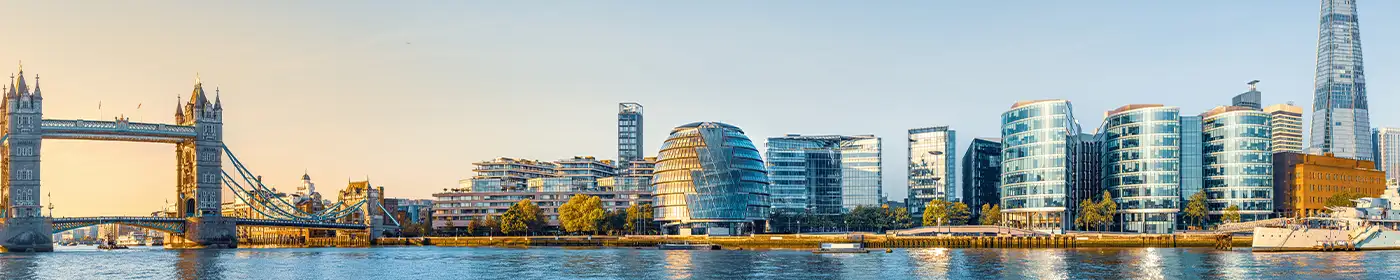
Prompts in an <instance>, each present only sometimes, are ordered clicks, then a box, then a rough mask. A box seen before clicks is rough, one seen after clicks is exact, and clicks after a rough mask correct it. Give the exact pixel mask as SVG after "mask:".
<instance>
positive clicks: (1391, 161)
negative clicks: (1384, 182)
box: [1371, 127, 1400, 179]
mask: <svg viewBox="0 0 1400 280" xmlns="http://www.w3.org/2000/svg"><path fill="white" fill-rule="evenodd" d="M1371 138H1372V139H1375V140H1374V141H1373V142H1375V149H1374V150H1375V156H1373V157H1374V158H1376V169H1380V170H1382V171H1385V178H1386V179H1400V128H1393V127H1382V128H1377V129H1375V130H1374V131H1372V132H1371Z"/></svg>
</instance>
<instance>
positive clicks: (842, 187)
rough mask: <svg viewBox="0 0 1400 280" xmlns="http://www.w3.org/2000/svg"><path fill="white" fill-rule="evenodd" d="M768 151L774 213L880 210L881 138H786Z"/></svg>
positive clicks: (775, 141) (777, 140)
mask: <svg viewBox="0 0 1400 280" xmlns="http://www.w3.org/2000/svg"><path fill="white" fill-rule="evenodd" d="M767 146H768V147H767V148H768V151H767V158H768V161H767V163H768V176H769V178H771V179H772V180H773V184H772V185H770V186H769V188H768V190H769V191H770V192H771V194H772V195H771V198H772V206H773V211H781V212H785V213H804V212H808V213H812V214H817V215H838V214H842V213H848V212H850V211H851V210H852V209H854V208H855V207H857V206H878V205H880V197H881V195H882V194H881V179H880V173H881V170H880V138H877V137H875V136H873V135H859V136H840V135H799V134H789V135H787V136H783V137H772V138H768V143H767Z"/></svg>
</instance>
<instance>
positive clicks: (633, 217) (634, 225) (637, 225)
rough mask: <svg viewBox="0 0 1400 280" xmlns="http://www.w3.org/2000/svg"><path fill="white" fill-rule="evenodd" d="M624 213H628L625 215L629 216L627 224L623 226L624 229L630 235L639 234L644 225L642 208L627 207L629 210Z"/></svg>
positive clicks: (635, 206)
mask: <svg viewBox="0 0 1400 280" xmlns="http://www.w3.org/2000/svg"><path fill="white" fill-rule="evenodd" d="M624 212H626V213H625V214H626V215H627V217H626V218H627V223H626V224H624V225H622V227H623V229H624V230H626V231H627V232H628V233H631V234H637V232H638V231H639V230H640V229H641V223H642V221H641V220H642V217H641V215H642V209H641V206H638V205H637V204H632V206H627V210H624Z"/></svg>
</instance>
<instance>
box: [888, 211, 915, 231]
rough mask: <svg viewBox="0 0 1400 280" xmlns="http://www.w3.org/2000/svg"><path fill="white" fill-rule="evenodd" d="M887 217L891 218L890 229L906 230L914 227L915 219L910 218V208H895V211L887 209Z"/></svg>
mask: <svg viewBox="0 0 1400 280" xmlns="http://www.w3.org/2000/svg"><path fill="white" fill-rule="evenodd" d="M885 215H887V216H888V217H889V218H888V219H889V228H888V229H906V228H910V227H913V226H914V223H913V219H912V218H910V217H909V209H908V208H904V207H895V208H894V209H886V211H885Z"/></svg>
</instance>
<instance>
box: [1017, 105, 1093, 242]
mask: <svg viewBox="0 0 1400 280" xmlns="http://www.w3.org/2000/svg"><path fill="white" fill-rule="evenodd" d="M1073 111H1074V110H1073V107H1072V106H1071V105H1070V103H1069V101H1068V100H1034V101H1021V102H1016V104H1014V105H1012V106H1011V109H1010V110H1008V111H1006V112H1005V113H1002V115H1001V133H1002V134H1001V141H1002V152H1001V153H1002V165H1001V170H1002V172H1001V202H1002V203H1001V207H1002V209H1001V211H1002V219H1003V220H1004V221H1005V222H1006V223H1007V224H1008V225H1011V226H1015V227H1021V228H1030V229H1035V230H1042V231H1050V232H1060V231H1063V230H1064V229H1065V228H1068V227H1069V225H1070V224H1069V221H1070V220H1071V219H1070V218H1069V217H1067V216H1066V215H1065V214H1066V213H1065V211H1066V208H1065V207H1066V205H1067V204H1068V203H1067V201H1066V200H1067V199H1068V197H1067V194H1069V193H1070V191H1073V189H1072V187H1073V186H1072V178H1070V176H1071V174H1072V173H1073V172H1074V170H1073V167H1072V166H1071V165H1070V161H1071V160H1070V154H1071V153H1070V151H1069V150H1070V148H1069V147H1070V146H1072V145H1070V144H1071V143H1072V142H1076V141H1078V140H1077V139H1078V138H1079V132H1080V129H1079V124H1078V122H1077V121H1075V120H1074V113H1073Z"/></svg>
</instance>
